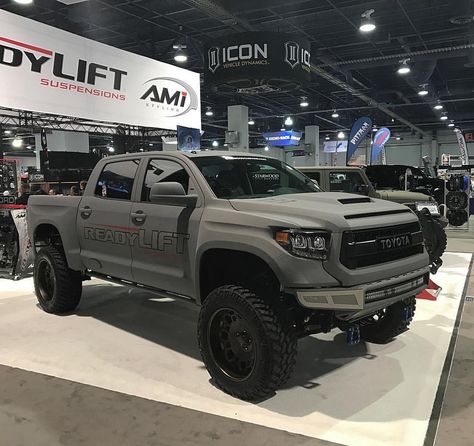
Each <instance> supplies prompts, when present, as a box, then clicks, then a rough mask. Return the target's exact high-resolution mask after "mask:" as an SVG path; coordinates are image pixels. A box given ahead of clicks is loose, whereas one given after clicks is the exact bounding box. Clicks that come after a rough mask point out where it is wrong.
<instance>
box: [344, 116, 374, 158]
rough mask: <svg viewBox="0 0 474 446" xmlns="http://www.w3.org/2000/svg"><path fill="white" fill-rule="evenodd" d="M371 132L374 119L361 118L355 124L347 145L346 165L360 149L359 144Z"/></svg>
mask: <svg viewBox="0 0 474 446" xmlns="http://www.w3.org/2000/svg"><path fill="white" fill-rule="evenodd" d="M371 130H372V119H370V118H368V117H366V116H364V117H363V118H359V119H358V120H357V121H356V122H354V125H353V126H352V129H351V132H350V134H349V140H348V144H347V153H346V164H349V161H350V159H351V158H352V156H353V155H354V153H355V152H356V150H357V147H359V144H360V143H361V142H362V141H363V140H364V138H365V137H366V136H367V134H368V133H369V132H370V131H371Z"/></svg>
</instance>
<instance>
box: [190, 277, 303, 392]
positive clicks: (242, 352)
mask: <svg viewBox="0 0 474 446" xmlns="http://www.w3.org/2000/svg"><path fill="white" fill-rule="evenodd" d="M277 314H278V311H275V310H274V309H272V307H271V305H269V304H268V303H266V302H265V300H264V299H262V298H261V297H258V296H257V295H256V294H254V293H253V292H251V291H249V290H248V289H246V288H243V287H240V286H235V285H227V286H221V287H219V288H217V289H215V290H214V291H212V292H211V293H210V294H209V295H208V296H207V298H206V299H205V301H204V303H203V305H202V307H201V312H200V315H199V322H198V340H199V348H200V350H201V355H202V359H203V361H204V364H205V365H206V368H207V370H208V372H209V374H210V375H211V377H212V378H213V380H214V383H215V385H216V386H217V387H219V388H220V389H221V390H223V391H224V392H226V393H228V394H230V395H232V396H234V397H237V398H240V399H243V400H248V401H253V400H260V399H263V398H265V397H268V396H270V395H273V394H274V392H275V390H277V389H278V388H279V387H281V386H282V385H283V384H285V382H286V381H287V380H288V378H289V377H290V375H291V373H292V371H293V369H294V366H295V362H296V351H297V337H296V333H295V330H294V328H293V327H292V326H290V324H288V323H285V322H283V318H281V317H278V316H277Z"/></svg>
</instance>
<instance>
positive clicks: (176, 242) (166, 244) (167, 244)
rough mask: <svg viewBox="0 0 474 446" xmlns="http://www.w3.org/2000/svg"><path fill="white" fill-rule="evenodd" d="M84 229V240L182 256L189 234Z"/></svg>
mask: <svg viewBox="0 0 474 446" xmlns="http://www.w3.org/2000/svg"><path fill="white" fill-rule="evenodd" d="M125 229H126V228H124V230H114V229H107V228H93V227H87V226H86V227H84V238H85V239H87V240H93V241H96V242H105V243H113V244H115V245H130V246H135V245H136V246H138V247H140V248H144V249H154V250H157V251H171V252H175V253H176V254H183V253H184V248H185V242H186V240H189V234H180V233H179V232H168V231H151V233H149V235H148V236H147V231H146V230H145V229H139V230H137V229H135V228H129V229H127V230H125Z"/></svg>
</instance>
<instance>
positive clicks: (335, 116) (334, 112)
mask: <svg viewBox="0 0 474 446" xmlns="http://www.w3.org/2000/svg"><path fill="white" fill-rule="evenodd" d="M331 117H333V118H334V119H336V118H339V113H338V112H337V110H336V109H334V111H333V112H332V115H331Z"/></svg>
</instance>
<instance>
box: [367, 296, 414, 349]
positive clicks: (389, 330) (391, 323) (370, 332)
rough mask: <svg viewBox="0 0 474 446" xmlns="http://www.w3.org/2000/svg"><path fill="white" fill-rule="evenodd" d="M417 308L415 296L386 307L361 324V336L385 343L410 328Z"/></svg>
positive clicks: (369, 340) (371, 340)
mask: <svg viewBox="0 0 474 446" xmlns="http://www.w3.org/2000/svg"><path fill="white" fill-rule="evenodd" d="M415 309H416V299H415V297H409V298H407V299H404V300H402V301H400V302H397V303H395V304H393V305H390V306H389V307H387V308H384V309H383V310H381V311H379V312H378V313H377V314H375V315H373V316H372V317H371V318H369V319H368V320H365V321H364V322H363V323H362V324H361V326H360V336H361V338H362V339H363V340H364V341H367V342H373V343H374V344H385V343H386V342H388V341H390V340H391V339H393V338H395V337H397V336H398V335H399V334H401V333H403V332H404V331H406V330H408V327H409V325H410V323H411V321H412V320H413V316H414V314H415ZM407 311H408V313H407Z"/></svg>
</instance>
